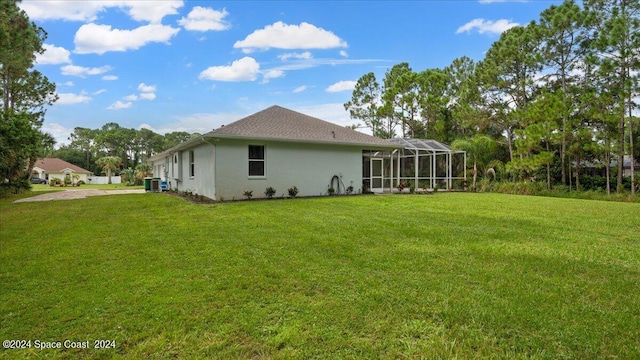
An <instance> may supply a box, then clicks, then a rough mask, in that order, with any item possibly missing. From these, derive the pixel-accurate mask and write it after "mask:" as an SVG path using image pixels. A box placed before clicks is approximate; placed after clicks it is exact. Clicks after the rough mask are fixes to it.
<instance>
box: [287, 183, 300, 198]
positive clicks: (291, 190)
mask: <svg viewBox="0 0 640 360" xmlns="http://www.w3.org/2000/svg"><path fill="white" fill-rule="evenodd" d="M287 191H288V192H289V197H292V198H294V197H296V195H298V188H297V187H295V185H294V186H293V187H290V188H289V189H287Z"/></svg>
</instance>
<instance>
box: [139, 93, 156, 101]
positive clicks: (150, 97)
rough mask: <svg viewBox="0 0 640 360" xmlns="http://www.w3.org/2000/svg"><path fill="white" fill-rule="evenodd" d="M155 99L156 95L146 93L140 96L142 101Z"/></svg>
mask: <svg viewBox="0 0 640 360" xmlns="http://www.w3.org/2000/svg"><path fill="white" fill-rule="evenodd" d="M155 98H156V94H154V93H150V92H145V93H141V94H140V99H141V100H153V99H155Z"/></svg>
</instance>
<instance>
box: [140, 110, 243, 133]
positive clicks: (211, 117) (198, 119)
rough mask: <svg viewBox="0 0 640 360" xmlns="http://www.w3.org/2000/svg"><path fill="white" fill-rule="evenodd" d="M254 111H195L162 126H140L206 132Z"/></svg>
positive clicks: (167, 131)
mask: <svg viewBox="0 0 640 360" xmlns="http://www.w3.org/2000/svg"><path fill="white" fill-rule="evenodd" d="M253 112H255V111H247V112H246V113H215V114H214V113H195V114H187V115H182V116H177V117H176V122H175V123H172V124H167V125H162V126H155V125H154V126H151V125H149V124H142V125H140V128H145V129H149V130H152V131H153V132H155V133H158V134H166V133H170V132H174V131H186V132H189V133H192V132H198V133H200V134H204V133H208V132H209V131H211V130H213V129H217V128H219V127H220V126H222V125H225V124H229V123H231V122H234V121H236V120H238V119H241V118H243V117H245V116H247V115H249V114H251V113H253Z"/></svg>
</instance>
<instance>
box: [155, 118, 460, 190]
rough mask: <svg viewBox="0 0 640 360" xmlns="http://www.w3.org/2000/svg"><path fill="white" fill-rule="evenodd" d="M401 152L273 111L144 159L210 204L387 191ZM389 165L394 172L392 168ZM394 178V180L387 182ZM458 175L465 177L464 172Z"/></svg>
mask: <svg viewBox="0 0 640 360" xmlns="http://www.w3.org/2000/svg"><path fill="white" fill-rule="evenodd" d="M403 150H404V144H400V143H394V142H392V141H389V140H385V139H380V138H376V137H373V136H370V135H367V134H364V133H361V132H358V131H355V130H353V129H350V128H347V127H343V126H339V125H336V124H333V123H330V122H327V121H324V120H320V119H317V118H314V117H311V116H308V115H305V114H301V113H299V112H295V111H292V110H289V109H285V108H283V107H280V106H272V107H269V108H267V109H265V110H262V111H259V112H257V113H255V114H253V115H249V116H247V117H245V118H243V119H240V120H238V121H235V122H233V123H231V124H228V125H226V126H222V127H220V128H218V129H215V130H213V131H211V132H209V133H207V134H204V135H202V136H199V137H197V138H194V139H191V140H189V141H187V142H184V143H182V144H180V145H178V146H175V147H173V148H171V149H168V150H166V151H164V152H162V153H160V154H158V155H155V156H153V157H151V158H150V159H149V161H150V162H151V163H152V165H153V175H154V177H156V178H160V179H161V180H162V181H165V182H166V184H167V188H168V189H170V190H177V191H187V192H192V193H194V194H198V195H203V196H206V197H208V198H211V199H215V200H232V199H243V198H244V194H245V192H248V191H251V192H252V194H253V197H254V198H258V197H265V194H264V193H265V191H266V189H267V188H269V187H272V188H273V189H275V191H276V193H275V195H274V196H275V197H280V196H287V194H288V191H287V190H288V189H289V188H291V187H294V186H295V187H296V188H297V189H298V191H299V192H298V196H318V195H326V194H328V193H329V189H330V188H331V189H333V190H334V192H335V193H339V194H344V193H347V192H350V191H351V192H353V193H360V192H364V191H373V192H383V191H391V190H392V188H393V187H395V186H396V185H397V183H398V182H399V181H400V176H399V173H398V171H397V170H396V169H397V168H398V166H397V162H399V161H400V155H401V153H403ZM394 161H395V162H396V164H395V165H394ZM394 171H395V172H396V176H394ZM463 173H464V171H463Z"/></svg>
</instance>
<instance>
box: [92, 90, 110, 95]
mask: <svg viewBox="0 0 640 360" xmlns="http://www.w3.org/2000/svg"><path fill="white" fill-rule="evenodd" d="M105 92H107V89H100V90H98V91H96V92H94V93H93V95H100V94H102V93H105Z"/></svg>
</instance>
